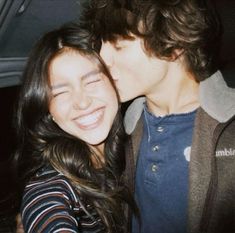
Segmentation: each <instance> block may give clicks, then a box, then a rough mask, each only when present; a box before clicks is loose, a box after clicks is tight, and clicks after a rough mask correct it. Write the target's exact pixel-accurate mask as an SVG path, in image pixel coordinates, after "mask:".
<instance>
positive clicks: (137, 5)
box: [82, 0, 221, 81]
mask: <svg viewBox="0 0 235 233" xmlns="http://www.w3.org/2000/svg"><path fill="white" fill-rule="evenodd" d="M82 17H83V19H82V20H83V22H84V24H85V25H86V27H88V28H89V30H90V31H91V32H92V33H93V35H94V38H95V39H96V40H97V41H100V40H103V41H110V42H113V43H115V41H116V40H117V39H120V38H121V39H130V40H131V39H133V35H135V36H138V37H141V38H143V40H144V45H145V50H146V52H147V53H148V54H149V55H152V56H157V57H159V58H161V59H167V60H172V59H173V60H174V59H176V58H177V54H182V55H183V56H184V59H185V64H186V69H187V70H188V71H189V72H190V73H192V74H194V75H195V77H196V80H197V81H202V80H204V79H206V78H207V77H209V76H210V75H211V74H212V73H213V72H214V71H215V70H216V69H217V62H216V60H217V59H216V58H217V52H218V47H219V43H220V35H221V33H220V32H221V30H220V29H221V28H220V21H219V18H218V16H217V13H216V9H215V8H214V6H213V4H212V3H210V2H209V0H93V1H91V2H90V3H89V4H88V5H87V6H85V10H84V14H83V16H82ZM175 51H178V52H179V53H177V54H175Z"/></svg>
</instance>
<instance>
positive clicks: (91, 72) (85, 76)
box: [81, 70, 100, 80]
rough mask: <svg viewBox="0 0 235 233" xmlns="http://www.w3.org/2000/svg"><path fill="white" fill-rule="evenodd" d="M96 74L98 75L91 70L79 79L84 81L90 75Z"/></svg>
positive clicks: (96, 71) (95, 71) (97, 71)
mask: <svg viewBox="0 0 235 233" xmlns="http://www.w3.org/2000/svg"><path fill="white" fill-rule="evenodd" d="M98 73H100V71H99V70H91V71H89V72H87V73H86V74H84V75H82V76H81V79H82V80H83V79H86V78H88V77H90V76H92V75H96V74H98Z"/></svg>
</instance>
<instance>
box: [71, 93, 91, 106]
mask: <svg viewBox="0 0 235 233" xmlns="http://www.w3.org/2000/svg"><path fill="white" fill-rule="evenodd" d="M91 102H92V98H91V97H90V96H89V95H87V94H86V93H85V92H82V93H79V94H77V95H74V97H73V107H74V109H76V110H84V109H87V108H88V107H89V106H90V104H91Z"/></svg>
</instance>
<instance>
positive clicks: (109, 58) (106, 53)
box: [100, 42, 113, 68]
mask: <svg viewBox="0 0 235 233" xmlns="http://www.w3.org/2000/svg"><path fill="white" fill-rule="evenodd" d="M100 55H101V57H102V58H103V60H104V62H105V63H106V65H107V66H108V67H109V68H111V67H112V65H113V49H112V46H111V45H110V43H109V42H105V43H102V46H101V50H100Z"/></svg>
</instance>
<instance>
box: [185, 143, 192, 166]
mask: <svg viewBox="0 0 235 233" xmlns="http://www.w3.org/2000/svg"><path fill="white" fill-rule="evenodd" d="M190 154H191V146H187V147H186V148H185V149H184V157H185V159H186V160H187V161H188V162H189V161H190Z"/></svg>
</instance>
